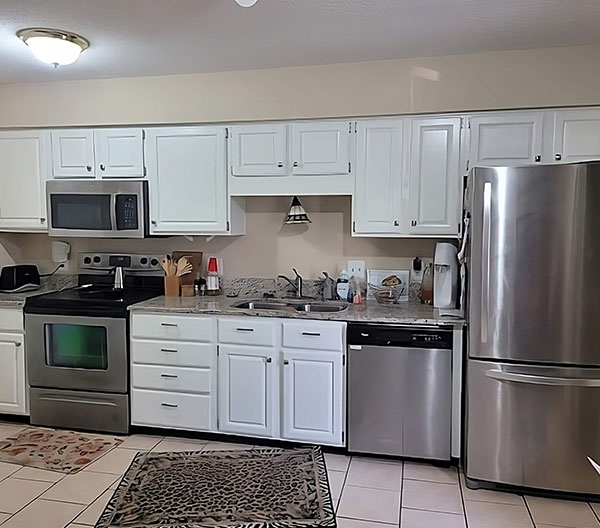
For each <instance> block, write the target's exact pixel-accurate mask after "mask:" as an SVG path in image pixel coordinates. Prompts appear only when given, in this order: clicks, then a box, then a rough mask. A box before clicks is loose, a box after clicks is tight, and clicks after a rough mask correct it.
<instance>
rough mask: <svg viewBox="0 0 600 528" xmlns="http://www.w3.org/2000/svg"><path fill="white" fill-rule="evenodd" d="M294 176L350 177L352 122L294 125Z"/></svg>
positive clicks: (292, 131)
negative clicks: (335, 175)
mask: <svg viewBox="0 0 600 528" xmlns="http://www.w3.org/2000/svg"><path fill="white" fill-rule="evenodd" d="M291 136H292V174H313V175H323V174H348V173H350V172H351V166H350V138H351V136H352V123H351V122H350V121H341V122H340V121H318V122H306V123H293V124H292V125H291Z"/></svg>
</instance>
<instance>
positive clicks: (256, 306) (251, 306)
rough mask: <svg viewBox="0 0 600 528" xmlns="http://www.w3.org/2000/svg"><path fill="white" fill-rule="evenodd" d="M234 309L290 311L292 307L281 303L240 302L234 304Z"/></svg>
mask: <svg viewBox="0 0 600 528" xmlns="http://www.w3.org/2000/svg"><path fill="white" fill-rule="evenodd" d="M232 306H233V307H234V308H243V309H245V310H282V311H283V310H289V309H290V305H289V304H288V303H285V302H281V301H262V300H260V301H255V300H249V301H238V302H236V303H234V304H232Z"/></svg>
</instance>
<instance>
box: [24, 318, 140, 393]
mask: <svg viewBox="0 0 600 528" xmlns="http://www.w3.org/2000/svg"><path fill="white" fill-rule="evenodd" d="M25 345H26V350H27V353H26V354H27V371H28V376H29V385H30V386H32V387H42V388H57V389H77V390H88V391H98V392H119V393H126V392H127V388H128V375H127V373H128V362H129V360H128V355H127V320H126V319H118V318H101V317H71V316H54V315H34V314H27V315H26V316H25Z"/></svg>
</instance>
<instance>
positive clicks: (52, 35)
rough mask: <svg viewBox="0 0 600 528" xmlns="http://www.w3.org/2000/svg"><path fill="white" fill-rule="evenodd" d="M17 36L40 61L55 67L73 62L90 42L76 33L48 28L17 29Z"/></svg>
mask: <svg viewBox="0 0 600 528" xmlns="http://www.w3.org/2000/svg"><path fill="white" fill-rule="evenodd" d="M17 37H19V38H20V39H21V40H22V41H23V42H24V43H25V44H27V46H28V47H29V49H30V50H31V53H33V55H34V56H35V57H36V58H37V59H38V60H40V61H42V62H45V63H46V64H52V65H53V66H54V67H55V68H57V67H58V66H66V65H67V64H73V63H74V62H75V61H76V60H77V59H78V58H79V55H81V52H82V51H84V50H86V49H87V48H89V46H90V43H89V41H88V40H87V39H85V38H83V37H82V36H80V35H77V34H76V33H70V32H68V31H62V30H60V29H48V28H26V29H20V30H19V31H17Z"/></svg>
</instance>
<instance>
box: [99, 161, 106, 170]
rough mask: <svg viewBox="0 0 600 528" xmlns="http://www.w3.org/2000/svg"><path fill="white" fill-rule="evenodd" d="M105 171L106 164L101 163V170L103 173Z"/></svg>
mask: <svg viewBox="0 0 600 528" xmlns="http://www.w3.org/2000/svg"><path fill="white" fill-rule="evenodd" d="M105 169H106V167H105V166H104V163H101V164H100V170H102V171H103V170H105Z"/></svg>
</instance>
